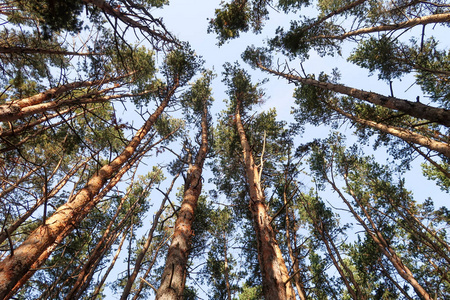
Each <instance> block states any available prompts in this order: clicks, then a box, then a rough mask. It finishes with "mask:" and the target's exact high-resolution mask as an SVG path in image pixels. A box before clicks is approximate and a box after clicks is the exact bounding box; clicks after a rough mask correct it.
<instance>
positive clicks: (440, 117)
mask: <svg viewBox="0 0 450 300" xmlns="http://www.w3.org/2000/svg"><path fill="white" fill-rule="evenodd" d="M257 66H258V67H259V68H260V69H261V70H263V71H266V72H268V73H271V74H274V75H277V76H280V77H283V78H285V79H287V80H288V81H289V82H299V83H302V84H307V85H310V86H314V87H317V88H321V89H324V90H327V91H333V92H336V93H340V94H344V95H348V96H351V97H354V98H357V99H360V100H363V101H366V102H370V103H372V104H375V105H380V106H383V107H386V108H390V109H395V110H398V111H401V112H404V113H406V114H408V115H410V116H413V117H416V118H420V119H425V120H429V121H431V122H435V123H438V124H442V125H444V126H447V127H450V110H448V109H445V108H438V107H433V106H428V105H425V104H422V103H420V102H412V101H408V100H404V99H399V98H395V97H389V96H384V95H381V94H377V93H373V92H366V91H363V90H360V89H356V88H352V87H348V86H345V85H342V84H335V83H331V82H323V81H318V80H315V79H312V78H303V77H300V76H296V75H292V74H286V73H283V72H279V71H275V70H271V69H269V68H266V67H264V66H263V65H262V64H261V63H260V62H257Z"/></svg>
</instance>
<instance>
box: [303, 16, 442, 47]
mask: <svg viewBox="0 0 450 300" xmlns="http://www.w3.org/2000/svg"><path fill="white" fill-rule="evenodd" d="M448 22H450V13H443V14H434V15H429V16H423V17H419V18H415V19H410V20H408V21H405V22H401V23H397V24H386V25H380V26H374V27H368V28H361V29H357V30H353V31H349V32H346V33H344V34H342V35H318V36H314V37H312V38H310V39H308V41H313V40H317V39H336V40H344V39H345V38H348V37H351V36H355V35H363V34H368V33H373V32H382V31H392V30H400V29H407V28H411V27H414V26H417V25H426V24H433V23H448Z"/></svg>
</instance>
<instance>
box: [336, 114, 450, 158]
mask: <svg viewBox="0 0 450 300" xmlns="http://www.w3.org/2000/svg"><path fill="white" fill-rule="evenodd" d="M329 107H330V108H331V109H333V110H334V111H336V112H337V113H339V114H341V115H343V116H344V117H346V118H348V119H350V120H352V121H354V122H356V123H359V124H361V125H364V126H369V127H372V128H374V129H376V130H379V131H381V132H383V133H387V134H390V135H393V136H396V137H398V138H400V139H402V140H404V141H405V142H408V143H414V144H417V145H421V146H424V147H426V148H428V149H430V150H433V151H436V152H439V153H441V154H443V155H445V156H446V157H448V158H450V144H448V143H444V142H439V141H436V140H434V139H432V138H430V137H427V136H424V135H421V134H418V133H415V132H413V131H411V130H408V129H404V128H401V127H395V126H390V125H385V124H382V123H377V122H375V121H371V120H366V119H362V118H358V117H356V116H354V115H352V114H349V113H347V112H345V111H343V110H341V109H340V108H337V107H334V106H333V107H332V106H329Z"/></svg>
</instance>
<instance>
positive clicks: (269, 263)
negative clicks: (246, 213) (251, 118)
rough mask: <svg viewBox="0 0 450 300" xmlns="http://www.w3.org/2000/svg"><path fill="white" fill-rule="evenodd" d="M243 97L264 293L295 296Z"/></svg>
mask: <svg viewBox="0 0 450 300" xmlns="http://www.w3.org/2000/svg"><path fill="white" fill-rule="evenodd" d="M241 106H242V103H241V100H239V99H237V107H236V126H237V130H238V133H239V137H240V140H241V146H242V149H243V150H242V152H243V155H244V163H245V173H246V178H247V183H248V185H249V191H250V203H249V208H250V212H251V215H252V218H253V226H254V229H255V234H256V241H257V248H258V249H257V250H258V261H259V266H260V269H261V274H262V283H263V293H264V297H265V298H266V299H270V300H277V299H280V300H285V299H295V293H294V289H293V288H292V285H291V283H290V282H287V281H288V279H289V273H288V270H287V268H286V264H285V261H284V259H283V256H282V254H281V250H280V248H279V246H278V243H277V240H276V237H275V232H274V231H273V228H272V225H271V224H270V216H269V215H268V213H267V207H266V200H265V195H264V191H263V189H262V187H261V180H260V175H259V172H258V167H257V166H256V165H255V161H254V159H253V154H252V150H251V148H250V145H249V143H248V140H247V137H246V135H245V130H244V126H243V124H242V120H241Z"/></svg>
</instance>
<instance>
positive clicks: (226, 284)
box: [222, 233, 231, 300]
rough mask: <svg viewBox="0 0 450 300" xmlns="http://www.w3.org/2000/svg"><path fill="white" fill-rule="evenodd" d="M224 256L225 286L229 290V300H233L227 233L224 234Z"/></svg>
mask: <svg viewBox="0 0 450 300" xmlns="http://www.w3.org/2000/svg"><path fill="white" fill-rule="evenodd" d="M222 237H223V241H224V242H223V256H224V266H223V268H224V273H225V274H224V275H225V286H226V289H227V300H231V287H230V277H229V273H230V270H229V267H228V246H227V243H228V239H227V236H226V234H225V233H223V236H222Z"/></svg>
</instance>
